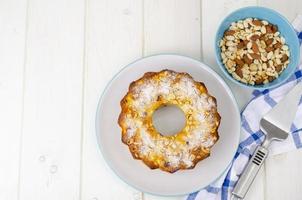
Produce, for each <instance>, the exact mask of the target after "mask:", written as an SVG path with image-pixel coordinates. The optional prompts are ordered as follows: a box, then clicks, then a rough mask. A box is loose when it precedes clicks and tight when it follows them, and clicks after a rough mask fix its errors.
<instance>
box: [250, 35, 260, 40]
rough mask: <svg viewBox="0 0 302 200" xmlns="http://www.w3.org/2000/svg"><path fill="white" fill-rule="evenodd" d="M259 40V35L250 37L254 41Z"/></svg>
mask: <svg viewBox="0 0 302 200" xmlns="http://www.w3.org/2000/svg"><path fill="white" fill-rule="evenodd" d="M259 38H260V36H259V35H257V34H254V35H252V36H251V37H250V39H251V40H253V41H256V40H257V39H259Z"/></svg>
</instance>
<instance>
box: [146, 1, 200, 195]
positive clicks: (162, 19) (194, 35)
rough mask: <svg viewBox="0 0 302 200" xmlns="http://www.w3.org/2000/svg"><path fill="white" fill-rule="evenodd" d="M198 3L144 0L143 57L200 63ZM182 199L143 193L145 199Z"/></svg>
mask: <svg viewBox="0 0 302 200" xmlns="http://www.w3.org/2000/svg"><path fill="white" fill-rule="evenodd" d="M200 3H201V2H200V1H199V0H191V1H187V0H152V1H147V0H145V1H144V54H145V55H146V56H148V55H151V54H158V53H176V54H182V55H186V56H190V57H193V58H196V59H198V60H200V59H201V29H200V28H201V25H200V17H201V15H200V14H201V13H200V9H201V4H200ZM184 198H185V196H177V197H159V196H153V195H150V194H146V193H145V194H144V200H164V199H165V200H180V199H184Z"/></svg>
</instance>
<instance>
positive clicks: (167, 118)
mask: <svg viewBox="0 0 302 200" xmlns="http://www.w3.org/2000/svg"><path fill="white" fill-rule="evenodd" d="M152 123H153V126H154V127H155V129H156V130H157V131H158V132H159V133H160V134H161V135H163V136H171V135H175V134H177V133H179V132H180V131H181V130H182V129H183V128H184V127H185V125H186V117H185V114H184V112H183V111H182V110H181V109H180V108H179V107H178V106H176V105H164V106H161V107H159V108H158V109H157V110H155V111H154V113H153V115H152Z"/></svg>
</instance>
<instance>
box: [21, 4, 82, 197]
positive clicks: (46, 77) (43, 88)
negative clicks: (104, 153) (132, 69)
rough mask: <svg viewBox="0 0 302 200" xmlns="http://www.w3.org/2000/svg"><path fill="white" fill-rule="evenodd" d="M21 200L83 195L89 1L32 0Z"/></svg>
mask: <svg viewBox="0 0 302 200" xmlns="http://www.w3.org/2000/svg"><path fill="white" fill-rule="evenodd" d="M28 6H29V7H28V27H27V28H28V30H27V38H26V40H27V49H26V51H27V53H26V63H25V89H24V92H25V93H24V115H23V118H24V120H23V130H22V131H23V140H22V150H21V152H22V153H21V156H22V157H21V163H20V164H21V165H20V167H21V170H20V190H19V199H20V200H28V199H32V200H34V199H37V200H40V199H43V200H53V199H57V200H66V199H79V185H80V144H81V143H80V141H81V105H82V70H83V39H84V38H83V36H84V35H83V31H84V1H83V0H66V1H64V2H62V1H60V0H45V1H39V0H29V1H28Z"/></svg>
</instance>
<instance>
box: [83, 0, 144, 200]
mask: <svg viewBox="0 0 302 200" xmlns="http://www.w3.org/2000/svg"><path fill="white" fill-rule="evenodd" d="M142 12H143V11H142V1H136V0H124V1H119V0H103V1H99V0H90V1H88V4H87V18H86V19H87V27H86V28H87V34H86V63H85V65H86V71H85V74H86V75H85V77H86V80H85V99H84V128H83V130H84V135H83V154H82V188H81V189H82V195H81V198H82V199H93V200H97V199H98V200H103V199H112V200H120V199H123V200H130V199H131V200H140V199H142V193H141V192H138V191H136V190H135V189H133V188H132V187H130V186H128V185H126V184H125V183H124V182H123V181H122V180H120V179H119V178H118V177H117V176H115V175H114V173H113V172H112V171H111V169H110V168H109V167H108V165H107V164H106V162H105V160H104V159H103V157H102V155H101V153H100V150H99V148H98V144H97V141H96V136H95V134H96V133H95V112H96V108H97V104H98V100H99V98H100V95H101V93H102V90H103V89H104V88H105V86H106V84H107V83H108V81H109V80H110V79H111V78H112V77H113V76H114V74H116V73H117V72H118V71H119V70H120V69H121V68H122V67H124V66H125V65H127V64H128V63H130V62H132V61H133V60H136V59H138V58H140V57H141V56H142V29H143V27H142Z"/></svg>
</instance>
